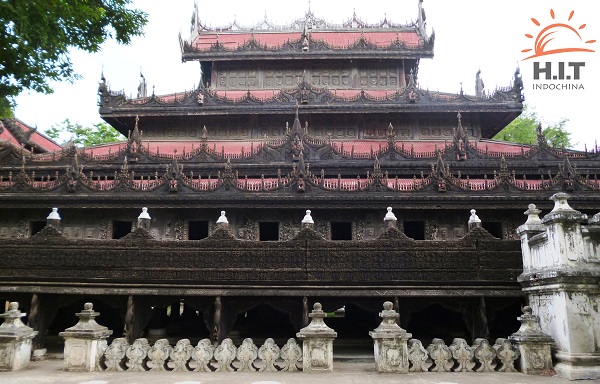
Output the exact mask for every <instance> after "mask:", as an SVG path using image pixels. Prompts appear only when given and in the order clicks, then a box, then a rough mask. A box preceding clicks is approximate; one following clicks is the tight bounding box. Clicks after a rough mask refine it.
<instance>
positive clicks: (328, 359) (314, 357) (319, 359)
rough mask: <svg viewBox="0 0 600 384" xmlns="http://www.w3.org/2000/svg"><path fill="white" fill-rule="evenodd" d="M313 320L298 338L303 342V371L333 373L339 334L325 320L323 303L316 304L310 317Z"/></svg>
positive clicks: (298, 334) (301, 331) (299, 333)
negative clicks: (335, 345)
mask: <svg viewBox="0 0 600 384" xmlns="http://www.w3.org/2000/svg"><path fill="white" fill-rule="evenodd" d="M308 316H309V317H310V318H311V319H312V320H311V322H310V324H308V326H306V327H304V328H302V329H301V330H300V332H298V333H297V334H296V336H297V337H298V338H299V339H301V340H302V341H303V342H302V361H303V363H302V370H303V371H304V372H333V340H334V339H335V338H336V337H337V332H335V331H334V330H333V329H331V328H329V327H328V326H327V324H325V321H323V319H324V318H325V317H326V316H327V314H326V313H325V312H323V307H322V306H321V303H315V304H314V306H313V310H312V312H311V313H309V315H308Z"/></svg>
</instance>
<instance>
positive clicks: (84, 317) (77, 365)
mask: <svg viewBox="0 0 600 384" xmlns="http://www.w3.org/2000/svg"><path fill="white" fill-rule="evenodd" d="M98 315H100V313H98V312H95V311H94V309H93V304H92V303H85V304H84V306H83V311H81V312H80V313H77V314H76V316H77V317H79V322H78V323H77V324H75V325H74V326H72V327H71V328H67V329H66V330H65V331H63V332H61V333H59V334H58V335H59V336H60V337H63V338H64V339H65V352H64V354H65V364H64V366H65V370H66V371H76V372H92V371H94V370H96V366H97V359H98V357H99V355H100V354H99V353H98V349H100V348H102V347H103V345H104V346H106V338H107V337H108V336H110V335H111V334H112V331H111V330H109V329H108V328H106V327H103V326H101V325H99V324H98V323H96V320H94V318H95V317H97V316H98Z"/></svg>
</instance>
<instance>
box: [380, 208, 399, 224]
mask: <svg viewBox="0 0 600 384" xmlns="http://www.w3.org/2000/svg"><path fill="white" fill-rule="evenodd" d="M390 220H392V221H397V220H398V219H397V218H396V215H394V213H393V212H392V207H387V213H386V214H385V217H384V218H383V221H390Z"/></svg>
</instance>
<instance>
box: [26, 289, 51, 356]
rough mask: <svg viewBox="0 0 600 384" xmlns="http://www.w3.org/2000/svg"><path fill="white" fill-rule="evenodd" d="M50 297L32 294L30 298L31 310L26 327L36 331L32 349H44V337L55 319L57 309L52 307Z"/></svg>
mask: <svg viewBox="0 0 600 384" xmlns="http://www.w3.org/2000/svg"><path fill="white" fill-rule="evenodd" d="M52 301H53V300H52V297H51V296H48V295H44V294H37V293H35V294H33V297H32V298H31V309H30V310H29V317H28V321H27V325H28V326H29V327H31V328H33V330H34V331H38V334H37V336H35V337H34V339H33V344H32V349H33V350H36V349H40V348H43V347H44V343H45V341H46V335H48V327H49V326H50V324H51V323H52V321H53V320H54V318H55V317H56V312H57V311H58V307H57V306H56V305H53V303H52Z"/></svg>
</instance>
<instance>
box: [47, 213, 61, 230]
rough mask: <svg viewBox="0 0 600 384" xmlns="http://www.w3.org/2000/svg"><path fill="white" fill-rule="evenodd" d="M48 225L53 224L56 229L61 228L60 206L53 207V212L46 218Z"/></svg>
mask: <svg viewBox="0 0 600 384" xmlns="http://www.w3.org/2000/svg"><path fill="white" fill-rule="evenodd" d="M46 225H51V226H53V227H54V228H56V229H60V215H59V214H58V208H52V212H50V214H49V215H48V217H47V218H46Z"/></svg>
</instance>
